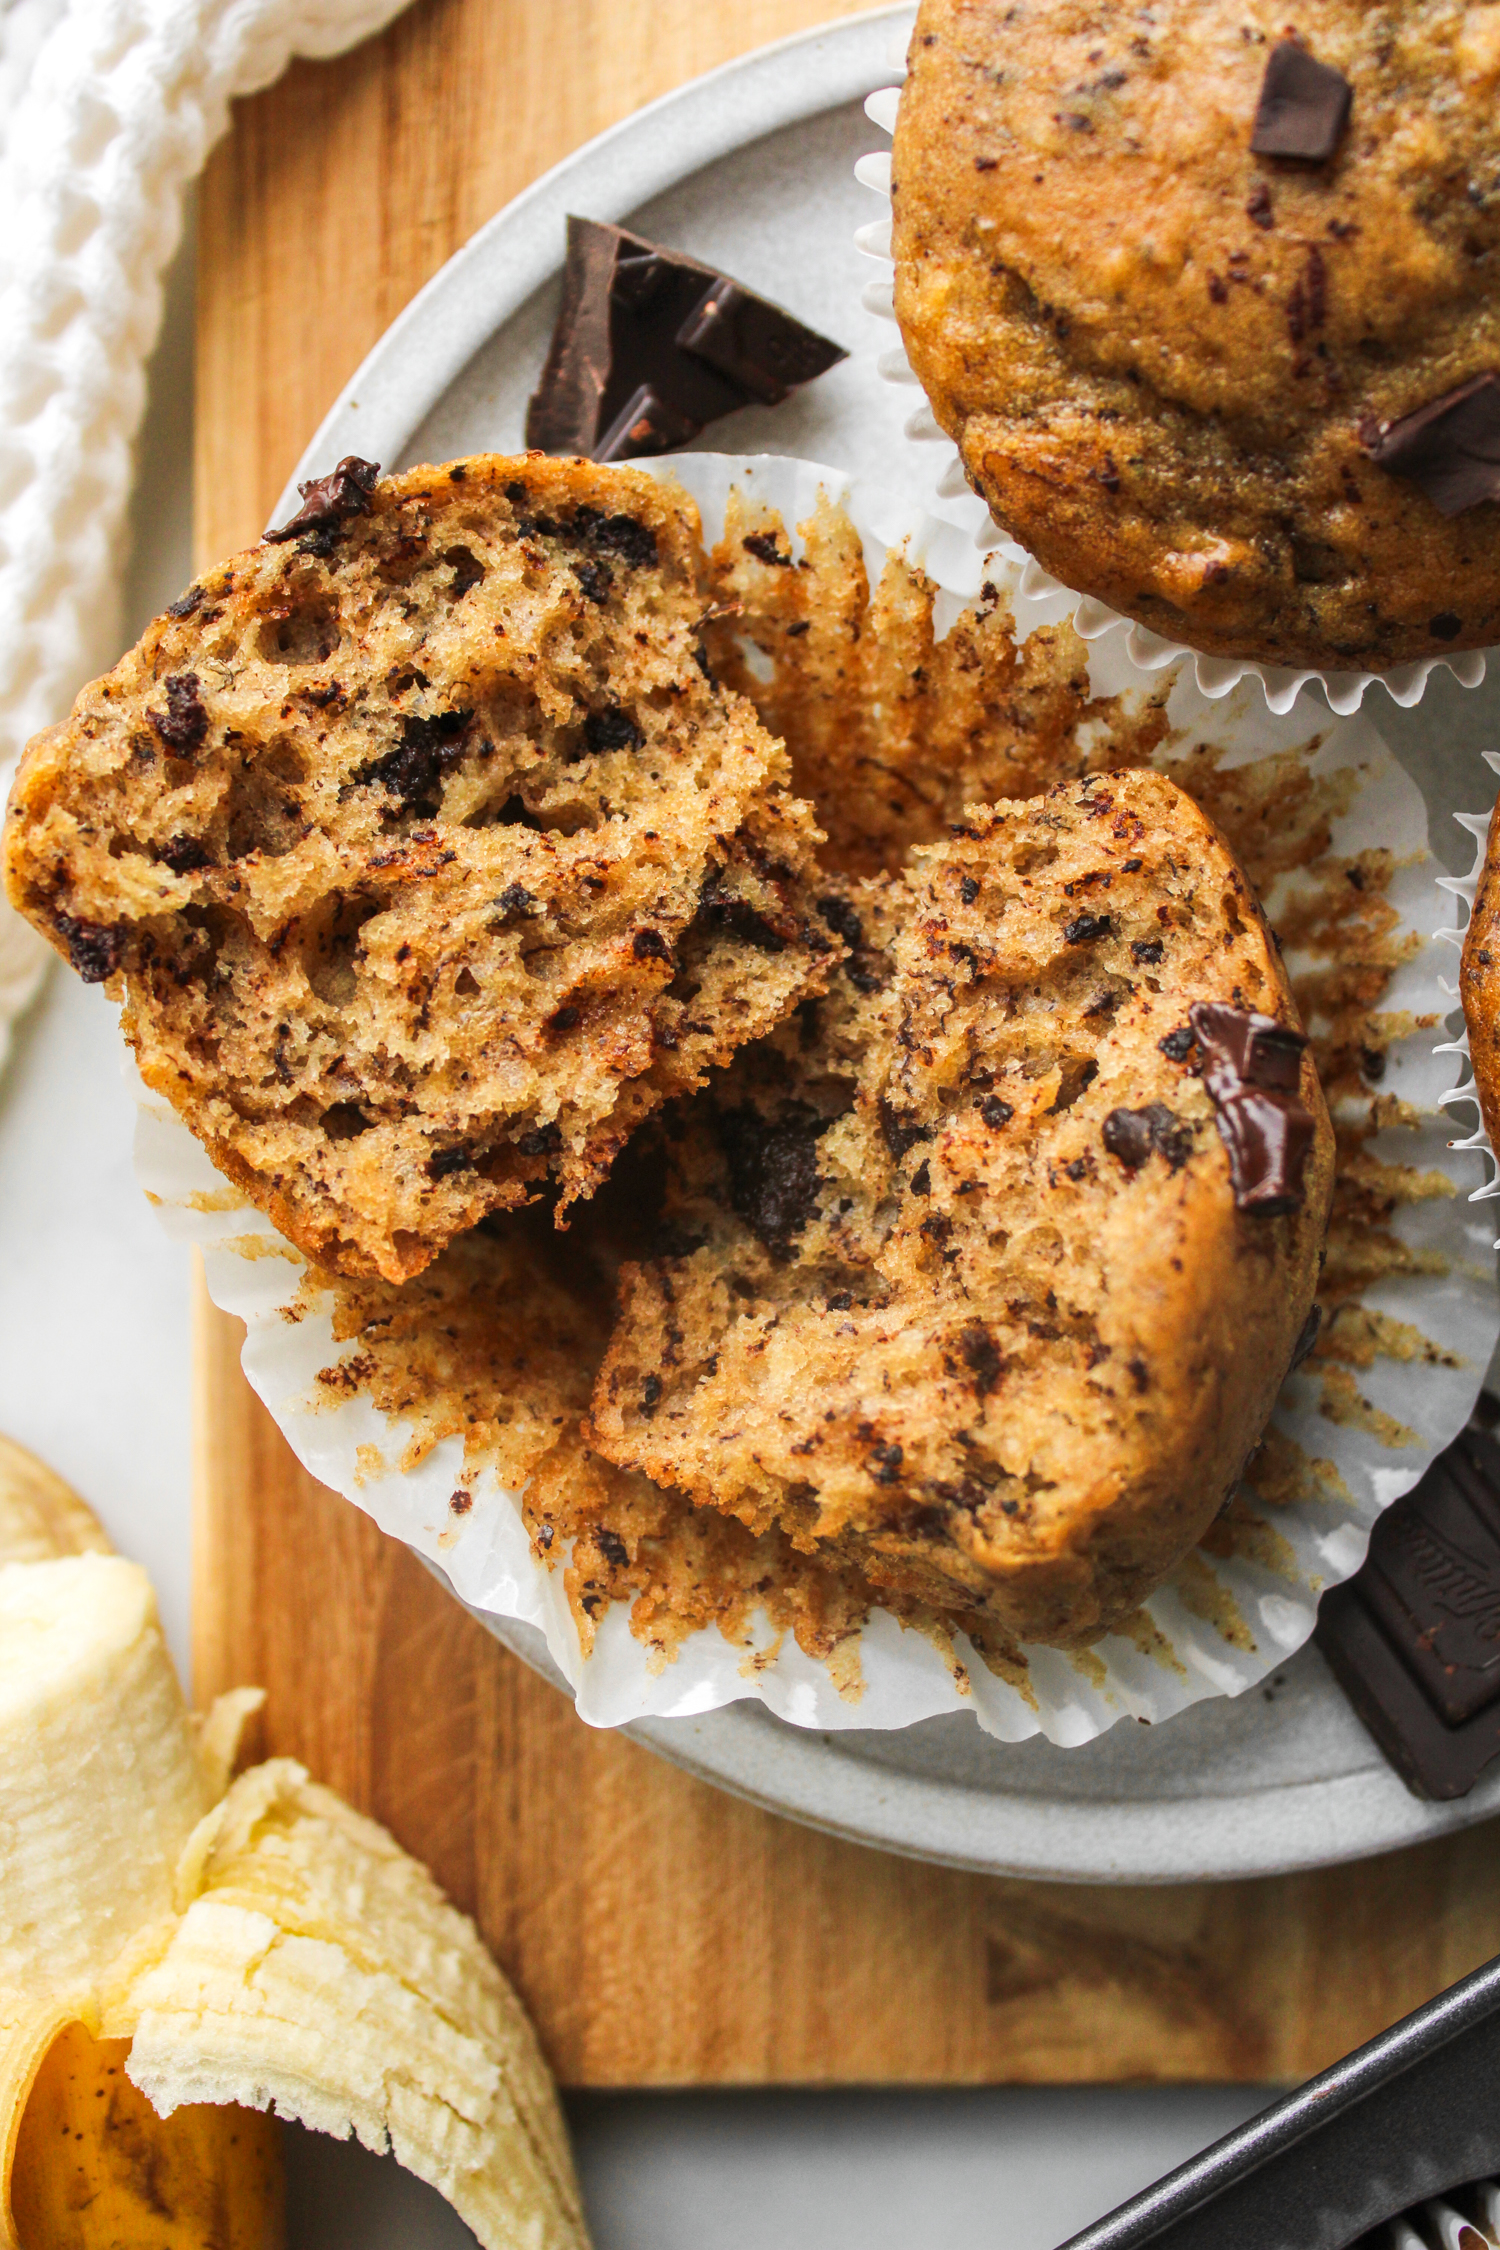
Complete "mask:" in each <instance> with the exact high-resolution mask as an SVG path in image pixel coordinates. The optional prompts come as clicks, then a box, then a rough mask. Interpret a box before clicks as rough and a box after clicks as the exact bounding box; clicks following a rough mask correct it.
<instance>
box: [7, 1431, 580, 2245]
mask: <svg viewBox="0 0 1500 2250" xmlns="http://www.w3.org/2000/svg"><path fill="white" fill-rule="evenodd" d="M107 1544H108V1543H107V1541H106V1540H105V1539H104V1535H103V1533H102V1531H101V1530H100V1529H99V1526H98V1525H97V1523H96V1522H95V1521H94V1519H93V1518H92V1517H91V1516H90V1515H89V1513H88V1511H87V1509H85V1508H84V1506H83V1503H82V1502H81V1501H78V1500H76V1498H75V1497H74V1496H73V1495H72V1494H70V1493H68V1491H67V1488H66V1487H65V1486H60V1485H59V1483H58V1480H56V1479H53V1478H51V1477H50V1472H47V1471H45V1470H42V1469H41V1465H40V1464H39V1463H32V1462H31V1461H30V1456H27V1455H22V1454H20V1453H19V1449H8V1448H6V1446H5V1444H4V1441H0V2250H211V2246H212V2250H279V2245H280V2244H281V2242H282V2239H283V2230H282V2199H281V2185H280V2155H279V2148H278V2145H277V2140H276V2133H277V2128H276V2126H275V2123H274V2118H273V2115H272V2114H270V2113H274V2115H277V2116H282V2117H287V2118H296V2119H298V2120H299V2121H301V2122H302V2123H303V2124H305V2125H309V2126H312V2127H314V2128H315V2129H317V2130H319V2131H323V2132H328V2133H334V2134H337V2135H339V2136H341V2137H347V2136H349V2135H350V2134H354V2135H356V2136H357V2137H358V2138H359V2139H360V2140H361V2141H362V2142H364V2143H365V2145H366V2146H367V2147H370V2148H374V2149H382V2150H383V2149H390V2150H391V2151H392V2153H393V2154H394V2155H395V2156H396V2158H397V2159H398V2161H399V2162H401V2163H402V2164H404V2165H405V2166H406V2167H407V2168H408V2169H409V2170H411V2171H413V2172H415V2173H416V2174H417V2175H418V2176H419V2177H420V2178H422V2179H424V2180H427V2181H429V2182H430V2183H431V2184H432V2185H433V2186H434V2187H436V2188H438V2189H439V2191H440V2192H441V2193H442V2194H444V2195H445V2196H446V2197H447V2198H448V2200H449V2201H450V2202H451V2203H452V2205H453V2207H454V2209H455V2210H456V2211H457V2212H458V2213H459V2214H460V2216H461V2217H462V2218H463V2219H465V2220H466V2221H467V2223H468V2225H469V2226H470V2227H471V2228H472V2229H473V2231H474V2233H475V2234H476V2235H477V2236H478V2238H479V2240H480V2242H481V2243H482V2244H483V2245H485V2250H587V2235H586V2231H585V2227H584V2221H583V2216H582V2209H581V2205H580V2202H579V2197H578V2189H577V2183H576V2180H575V2178H574V2173H573V2166H572V2159H571V2155H570V2153H569V2149H568V2143H567V2136H566V2131H565V2128H564V2125H563V2121H562V2117H561V2113H560V2111H559V2109H558V2105H557V2100H556V2096H555V2093H554V2091H553V2087H552V2083H551V2079H550V2077H549V2075H548V2072H547V2068H546V2065H545V2063H544V2061H543V2059H542V2056H541V2052H540V2049H539V2048H538V2046H537V2043H536V2039H535V2036H534V2034H533V2032H532V2029H531V2026H530V2024H529V2023H528V2021H527V2019H526V2016H525V2014H524V2011H523V2010H522V2008H521V2006H520V2003H519V2001H518V2000H517V1999H516V1997H515V1995H514V1993H513V1992H512V1991H511V1989H510V1986H509V1985H508V1984H507V1983H506V1981H505V1979H504V1978H503V1977H502V1976H501V1974H500V1972H499V1970H498V1969H497V1968H496V1966H495V1964H494V1962H493V1961H492V1960H491V1958H490V1956H489V1954H488V1953H487V1952H486V1950H485V1948H484V1945H483V1943H482V1942H481V1940H480V1938H479V1935H478V1932H477V1931H476V1930H475V1929H474V1926H473V1924H472V1923H471V1922H469V1921H468V1920H467V1919H466V1918H465V1917H464V1916H462V1915H460V1914H459V1913H457V1912H456V1911H455V1909H454V1908H453V1907H451V1906H450V1905H449V1904H448V1903H447V1901H446V1900H445V1899H444V1898H443V1897H442V1895H441V1893H440V1892H439V1891H438V1889H437V1887H436V1885H435V1884H434V1883H433V1881H432V1879H431V1877H430V1876H429V1875H428V1874H427V1872H426V1870H425V1869H424V1868H422V1867H420V1866H418V1864H417V1863H416V1861H415V1860H413V1859H411V1858H410V1857H409V1856H408V1855H407V1854H406V1853H405V1852H403V1851H402V1850H401V1849H400V1848H399V1846H398V1845H397V1844H396V1843H395V1842H394V1841H393V1839H392V1838H391V1837H390V1836H389V1835H387V1834H386V1832H385V1831H384V1830H383V1829H382V1828H379V1827H377V1826H376V1824H375V1823H374V1822H373V1821H369V1820H366V1819H364V1818H363V1817H362V1816H361V1815H359V1814H358V1813H355V1812H354V1811H352V1810H351V1809H350V1807H349V1806H347V1805H346V1804H344V1803H343V1802H342V1800H341V1799H340V1798H338V1797H336V1796H334V1795H333V1794H332V1792H331V1791H329V1790H326V1789H323V1788H320V1787H319V1786H318V1785H317V1784H316V1783H315V1782H313V1781H311V1780H310V1779H309V1778H308V1775H307V1773H306V1772H305V1770H304V1769H303V1768H302V1767H301V1766H299V1765H297V1764H295V1763H294V1762H293V1761H292V1760H290V1759H273V1760H271V1761H270V1762H268V1763H267V1764H265V1765H262V1766H257V1767H254V1768H252V1769H251V1770H250V1771H249V1772H248V1773H245V1774H242V1775H241V1776H240V1778H239V1779H238V1780H236V1781H233V1782H230V1781H229V1775H230V1773H231V1771H232V1769H233V1764H234V1757H235V1750H236V1746H237V1742H238V1737H239V1731H240V1727H241V1725H242V1723H243V1720H244V1718H245V1716H246V1714H247V1712H248V1710H250V1709H252V1708H253V1707H254V1706H255V1704H256V1703H257V1702H258V1701H259V1696H258V1694H257V1693H256V1692H255V1691H253V1690H240V1691H237V1693H236V1694H234V1695H232V1696H226V1697H221V1698H220V1700H219V1703H218V1704H217V1705H216V1706H215V1707H214V1710H213V1711H212V1712H211V1713H210V1714H209V1716H208V1718H207V1720H206V1721H205V1722H204V1723H203V1725H202V1726H201V1727H198V1728H195V1726H194V1724H193V1722H192V1720H191V1719H190V1718H189V1715H188V1713H187V1711H186V1709H185V1707H184V1705H183V1701H182V1696H181V1692H180V1690H179V1688H178V1685H177V1680H176V1675H175V1673H174V1672H173V1670H172V1666H171V1661H170V1658H169V1656H168V1654H167V1650H166V1647H165V1644H164V1642H163V1640H162V1636H161V1629H160V1626H159V1624H158V1622H157V1617H156V1608H155V1602H154V1600H153V1598H152V1594H151V1588H150V1584H149V1581H148V1580H147V1578H146V1575H145V1573H144V1572H143V1571H142V1570H140V1569H139V1568H138V1567H137V1566H136V1565H135V1564H133V1563H129V1562H126V1561H125V1560H123V1558H121V1557H120V1556H118V1555H113V1554H110V1553H108V1552H102V1551H100V1550H101V1549H105V1548H107ZM38 1549H40V1550H41V1552H40V1553H39V1552H38ZM8 1557H16V1558H18V1559H14V1560H8V1559H7V1558H8Z"/></svg>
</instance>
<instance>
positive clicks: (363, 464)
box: [266, 453, 380, 544]
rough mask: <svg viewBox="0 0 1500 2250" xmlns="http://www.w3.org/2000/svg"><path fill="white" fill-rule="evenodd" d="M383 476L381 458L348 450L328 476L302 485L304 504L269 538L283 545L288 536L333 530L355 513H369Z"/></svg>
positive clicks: (301, 491) (269, 533)
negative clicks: (366, 457) (363, 457)
mask: <svg viewBox="0 0 1500 2250" xmlns="http://www.w3.org/2000/svg"><path fill="white" fill-rule="evenodd" d="M379 475H380V463H379V462H378V461H362V460H361V459H360V457H359V455H358V454H357V453H346V454H345V455H344V458H343V460H342V461H340V462H339V463H338V464H337V465H336V466H335V467H334V468H332V469H330V470H329V472H328V474H327V476H326V477H313V478H310V479H309V480H308V482H307V483H305V484H299V485H298V487H297V490H298V491H299V492H300V493H301V495H302V505H301V507H300V508H299V509H298V510H297V513H296V514H295V515H294V516H288V517H287V520H286V522H285V523H284V524H282V525H281V526H280V527H279V528H278V529H276V530H273V531H268V532H267V533H266V537H267V539H269V540H271V541H272V542H273V543H276V544H279V543H280V542H281V541H282V540H284V539H300V537H301V536H302V534H303V532H304V531H333V530H335V529H337V528H338V527H339V526H340V525H342V524H344V523H347V521H348V520H349V518H350V517H351V516H362V515H366V514H368V512H369V507H370V494H371V493H372V492H373V491H374V489H375V484H376V480H377V479H378V477H379Z"/></svg>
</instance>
